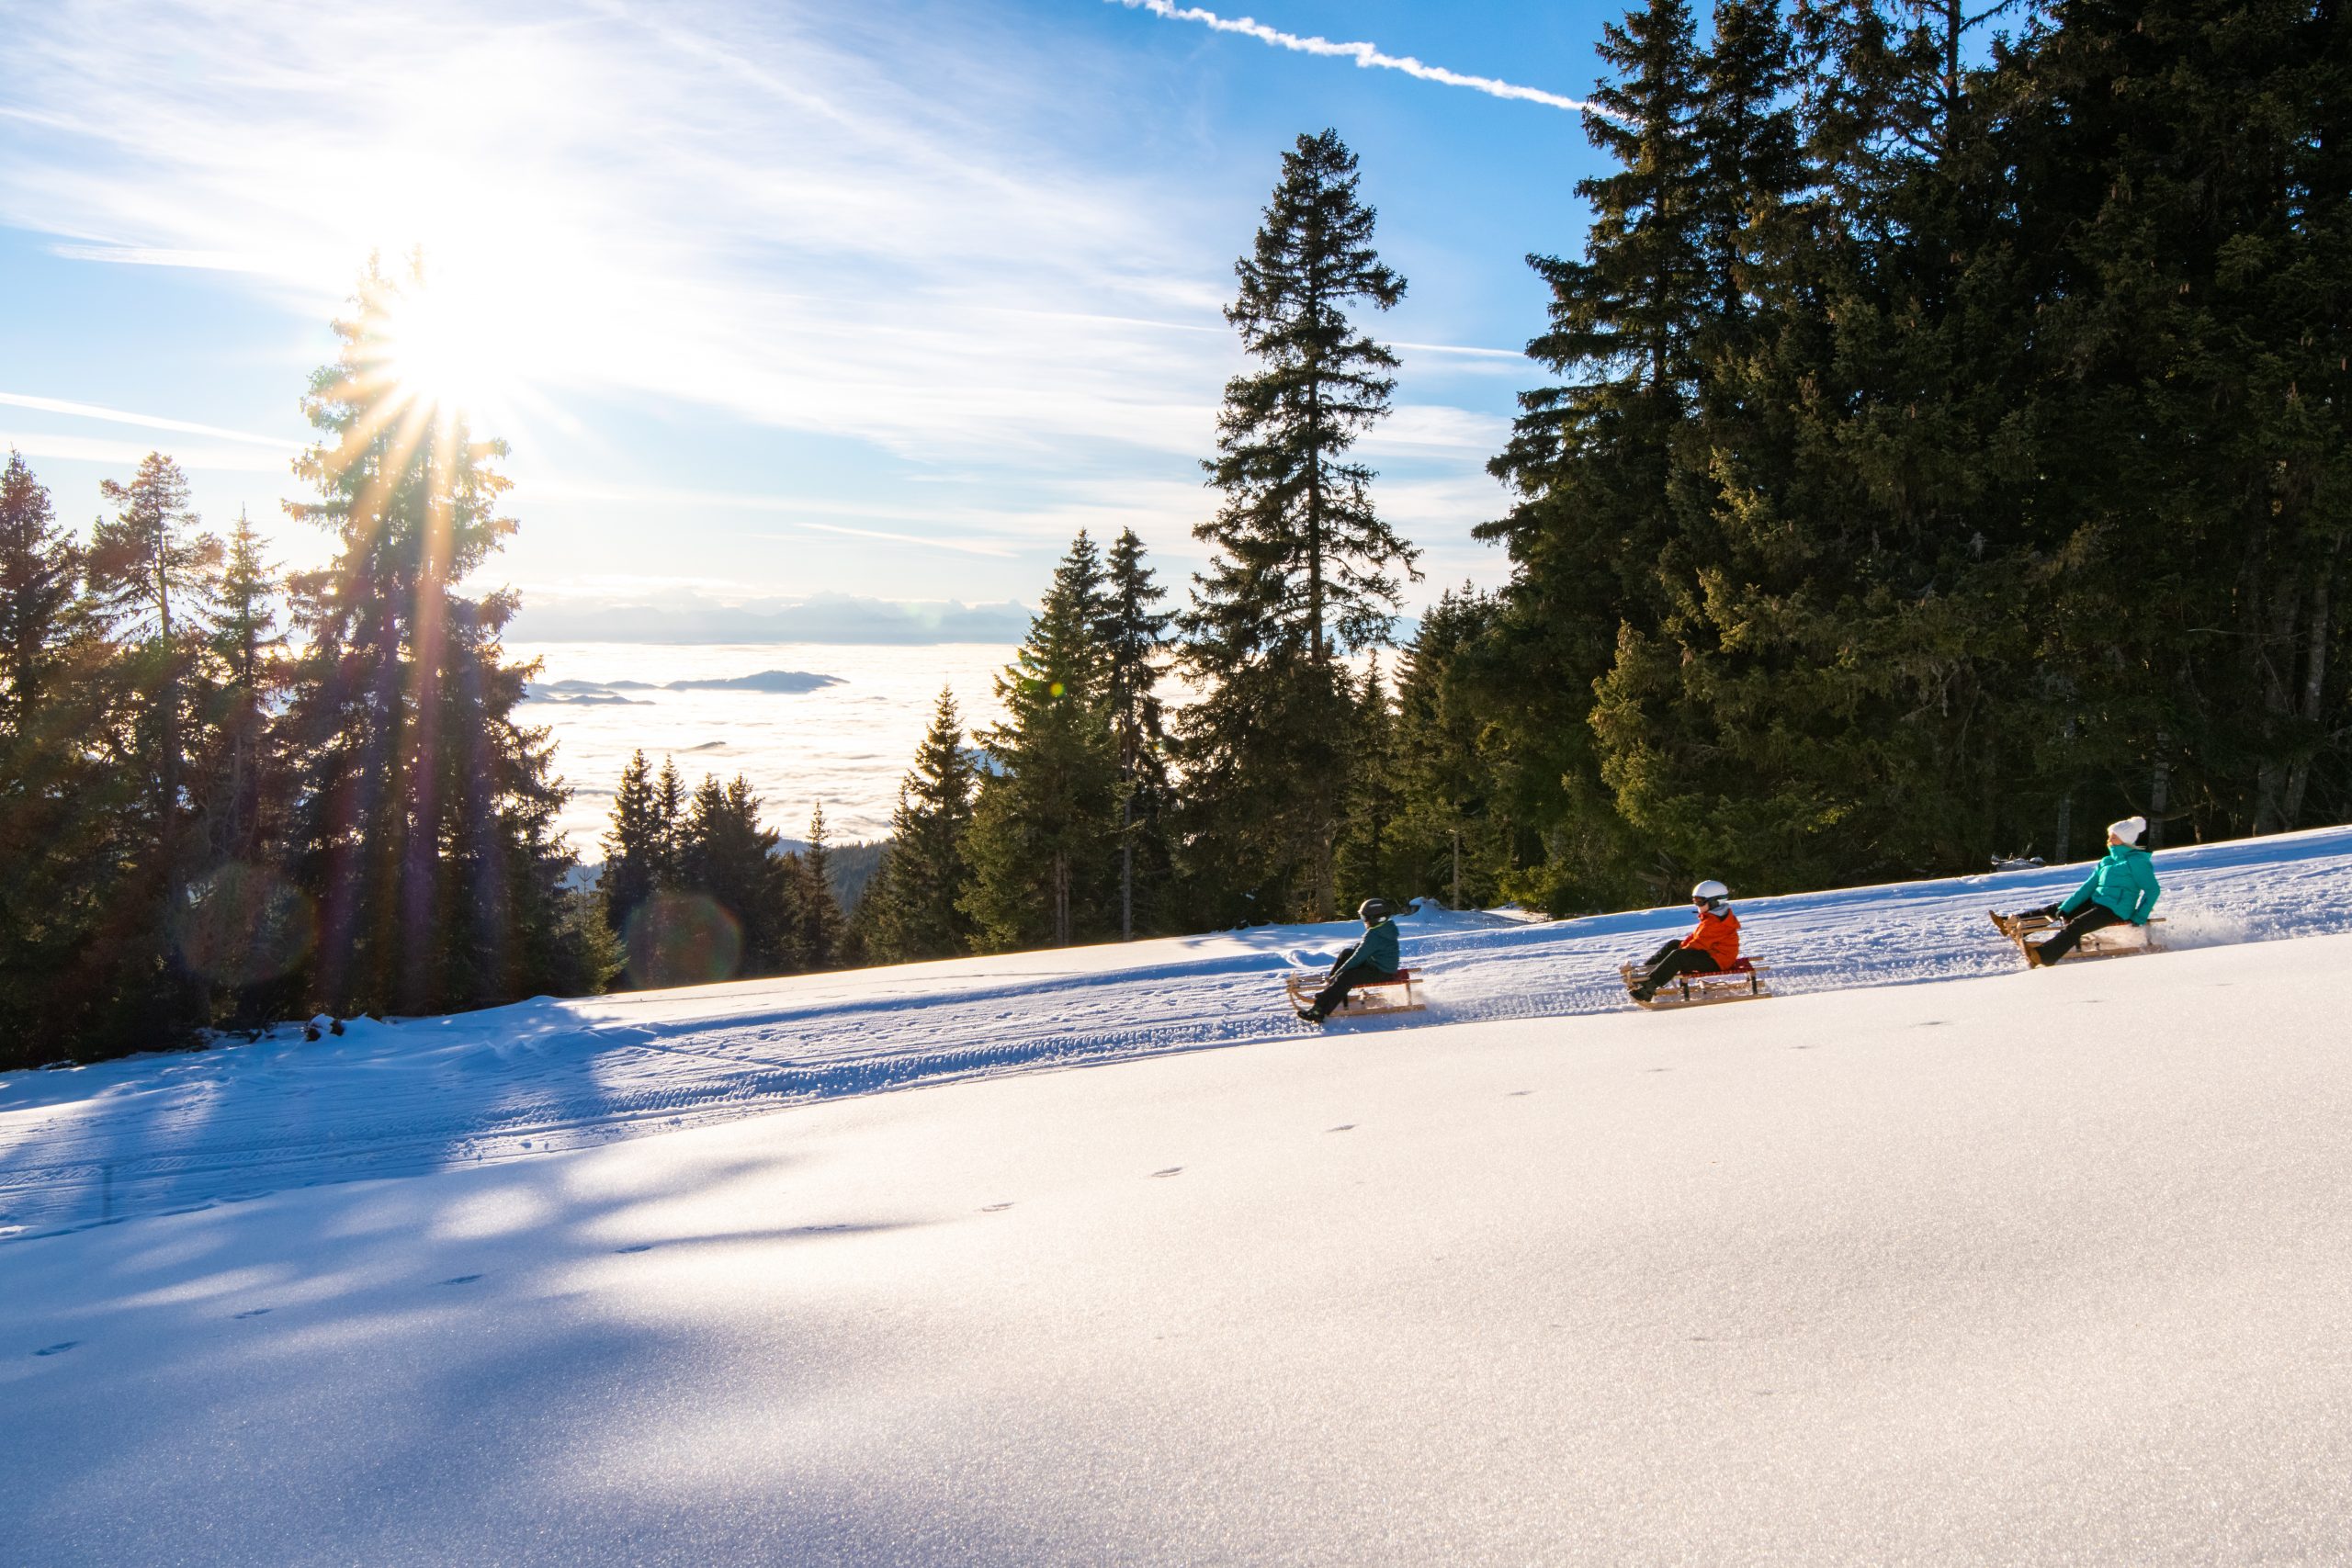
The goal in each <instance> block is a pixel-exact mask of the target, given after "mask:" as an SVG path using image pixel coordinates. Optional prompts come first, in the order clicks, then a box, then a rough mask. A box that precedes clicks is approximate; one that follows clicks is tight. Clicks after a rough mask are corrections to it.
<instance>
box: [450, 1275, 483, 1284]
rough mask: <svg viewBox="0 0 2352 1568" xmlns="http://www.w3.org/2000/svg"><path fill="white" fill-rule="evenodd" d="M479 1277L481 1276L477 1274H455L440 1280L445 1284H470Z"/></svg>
mask: <svg viewBox="0 0 2352 1568" xmlns="http://www.w3.org/2000/svg"><path fill="white" fill-rule="evenodd" d="M479 1279H481V1275H479V1274H457V1275H453V1276H451V1277H450V1278H448V1279H447V1280H442V1281H441V1282H442V1283H443V1284H445V1285H470V1284H472V1283H473V1282H474V1281H475V1280H479Z"/></svg>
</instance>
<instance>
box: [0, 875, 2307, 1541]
mask: <svg viewBox="0 0 2352 1568" xmlns="http://www.w3.org/2000/svg"><path fill="white" fill-rule="evenodd" d="M2347 857H2352V832H2346V831H2334V832H2326V833H2314V834H2304V835H2300V836H2296V837H2293V838H2286V839H2273V840H2262V841H2259V842H2249V843H2241V844H2228V845H2217V846H2210V847H2204V848H2198V849H2190V850H2184V851H2178V852H2167V853H2166V854H2165V855H2164V856H2162V857H2161V859H2160V874H2162V876H2163V878H2164V880H2165V907H2164V908H2162V909H2160V911H2159V913H2161V914H2165V915H2166V916H2168V917H2170V922H2169V925H2168V931H2169V932H2170V933H2171V935H2172V936H2173V937H2174V939H2175V945H2176V946H2177V948H2180V949H2182V951H2176V952H2172V953H2165V954H2163V955H2160V956H2155V957H2150V958H2132V959H2126V960H2120V961H2112V962H2098V963H2083V964H2067V965H2064V966H2061V967H2060V968H2058V969H2055V970H2052V971H2050V972H2047V973H2041V974H2029V973H2027V972H2025V971H2024V970H2023V969H2022V968H2021V966H2020V965H2019V964H2018V961H2017V958H2016V955H2015V953H2014V951H2013V950H2012V949H2010V948H2008V947H2007V944H2006V943H2003V942H2000V941H1999V939H1998V938H1997V937H1996V934H1995V933H1994V932H1993V931H1992V930H1991V928H1990V926H1989V925H1987V924H1986V923H1985V919H1984V910H1985V908H1987V907H1988V906H2004V907H2006V906H2015V905H2020V904H2025V903H2028V902H2032V901H2046V899H2047V897H2049V896H2050V895H2052V894H2053V893H2056V892H2060V891H2063V890H2064V888H2066V887H2068V886H2071V885H2072V884H2073V882H2074V881H2075V880H2078V878H2079V875H2080V870H2079V868H2075V869H2074V870H2071V871H2052V872H2048V873H2041V874H2005V875H2001V876H1993V877H1985V878H1971V879H1962V880H1960V881H1955V882H1948V883H1939V884H1921V885H1908V886H1894V887H1887V888H1878V889H1860V890H1855V891H1851V892H1846V893H1838V894H1822V895H1813V896H1808V897H1793V898H1787V899H1778V900H1753V901H1747V902H1745V903H1743V904H1742V905H1741V912H1742V915H1743V919H1744V920H1745V922H1746V926H1747V935H1748V938H1749V943H1750V946H1751V947H1752V949H1754V950H1755V951H1756V952H1757V953H1758V954H1759V955H1760V956H1762V957H1764V958H1766V959H1767V960H1769V961H1770V962H1772V963H1774V964H1776V966H1777V973H1778V975H1779V976H1780V979H1781V987H1782V989H1783V991H1784V993H1785V994H1784V996H1783V998H1781V999H1777V1000H1774V1001H1770V1002H1766V1003H1758V1004H1751V1005H1742V1006H1736V1007H1718V1008H1707V1009H1697V1010H1690V1011H1686V1012H1681V1013H1663V1014H1648V1013H1640V1012H1635V1011H1634V1010H1630V1009H1628V1008H1626V1007H1625V1006H1624V1005H1623V1002H1622V1000H1621V999H1619V998H1616V997H1614V996H1613V995H1611V985H1610V976H1609V971H1610V969H1611V967H1612V966H1613V964H1614V963H1615V962H1616V961H1618V960H1619V959H1621V958H1622V957H1623V956H1624V955H1625V954H1626V953H1630V952H1633V951H1634V950H1637V949H1639V948H1641V947H1642V946H1643V945H1644V944H1645V943H1650V944H1654V943H1655V942H1657V940H1659V933H1660V932H1662V931H1666V930H1668V929H1670V928H1671V927H1673V926H1675V925H1678V924H1679V923H1680V921H1681V920H1682V919H1683V917H1682V915H1681V914H1680V912H1679V911H1657V912H1653V913H1651V914H1648V915H1638V916H1623V917H1609V918H1605V919H1591V920H1584V921H1564V922H1552V923H1541V922H1525V921H1515V920H1511V919H1506V918H1502V917H1481V916H1471V915H1458V916H1446V915H1439V914H1431V915H1425V916H1422V917H1419V918H1418V919H1417V920H1416V922H1415V923H1414V924H1413V925H1411V926H1408V931H1409V932H1410V933H1411V934H1408V942H1407V952H1408V956H1409V959H1410V961H1411V962H1413V963H1414V964H1416V966H1417V967H1424V968H1427V969H1428V970H1429V971H1430V973H1431V974H1432V975H1433V976H1434V982H1433V986H1434V994H1435V996H1436V998H1437V1004H1436V1006H1435V1007H1433V1008H1432V1010H1431V1011H1430V1012H1429V1013H1427V1014H1423V1015H1420V1016H1419V1017H1418V1018H1407V1019H1399V1020H1388V1021H1380V1022H1378V1023H1376V1024H1375V1023H1373V1022H1369V1021H1367V1022H1364V1023H1362V1024H1358V1025H1354V1026H1347V1027H1337V1028H1334V1029H1332V1030H1330V1031H1328V1032H1325V1033H1323V1034H1320V1035H1317V1034H1314V1033H1310V1032H1307V1031H1306V1030H1304V1029H1302V1028H1301V1027H1299V1026H1298V1025H1296V1024H1295V1022H1294V1021H1289V1020H1287V1019H1286V1018H1285V1017H1284V1016H1283V1014H1281V1013H1280V1011H1279V1007H1278V1002H1277V1001H1276V999H1275V998H1277V997H1278V995H1279V987H1278V986H1277V985H1276V983H1275V976H1276V974H1277V972H1278V970H1279V969H1280V967H1281V966H1282V964H1283V953H1284V952H1285V951H1286V950H1288V949H1291V948H1300V947H1316V946H1328V945H1329V944H1331V943H1332V942H1335V941H1336V940H1337V939H1338V938H1339V936H1340V928H1336V927H1335V928H1328V929H1326V930H1323V931H1298V930H1295V929H1293V930H1289V931H1280V930H1267V931H1254V932H1247V933H1233V934H1228V935H1226V936H1222V937H1216V938H1204V939H1200V940H1198V941H1194V942H1158V943H1148V944H1136V946H1134V947H1131V948H1126V949H1117V948H1098V949H1088V950H1083V951H1080V952H1077V953H1056V954H1026V955H1021V956H1019V957H1010V958H1001V959H990V960H973V961H969V962H966V963H959V964H934V965H922V966H914V967H910V968H904V969H899V970H885V971H873V972H867V973H864V974H858V975H845V976H823V977H818V978H813V979H803V980H795V981H779V982H756V983H746V984H741V985H736V986H727V987H705V988H701V989H697V990H693V991H679V992H671V993H665V994H662V995H658V996H651V997H639V998H602V999H599V1000H596V1001H593V1002H580V1003H564V1004H556V1003H537V1004H531V1005H529V1006H526V1007H523V1008H516V1009H506V1010H499V1011H496V1012H492V1013H483V1014H476V1015H472V1016H470V1017H468V1018H460V1019H452V1020H433V1021H413V1022H408V1023H402V1024H399V1025H360V1026H355V1029H354V1032H352V1033H350V1034H348V1035H346V1036H344V1037H342V1038H339V1039H338V1038H334V1037H332V1036H331V1037H329V1038H327V1039H323V1040H322V1041H320V1042H318V1043H315V1044H311V1045H302V1044H300V1043H294V1042H292V1041H288V1040H280V1041H278V1042H276V1043H263V1044H261V1045H257V1046H235V1047H231V1048H226V1049H222V1050H218V1051H213V1052H208V1053H202V1054H198V1055H187V1056H153V1057H146V1058H141V1059H137V1060H134V1061H130V1062H127V1063H119V1064H111V1065H108V1066H104V1067H94V1068H85V1069H79V1070H75V1071H71V1072H51V1073H32V1074H17V1075H12V1076H10V1077H6V1078H0V1092H5V1095H6V1098H5V1099H4V1100H0V1106H5V1107H6V1111H5V1112H0V1168H5V1171H6V1180H7V1181H8V1182H9V1183H10V1184H11V1185H10V1186H9V1187H8V1188H7V1189H6V1191H7V1195H8V1196H7V1207H8V1209H9V1211H10V1213H12V1214H15V1215H16V1216H17V1219H16V1220H15V1222H14V1223H16V1224H19V1225H21V1226H23V1227H25V1232H26V1233H27V1234H23V1235H20V1237H19V1239H17V1240H15V1241H13V1242H8V1243H6V1244H0V1409H5V1410H6V1413H7V1419H6V1420H5V1421H0V1466H5V1468H6V1473H7V1474H8V1476H9V1477H10V1483H9V1485H8V1486H7V1487H6V1489H5V1494H0V1495H5V1500H0V1561H5V1562H11V1563H13V1562H26V1563H40V1564H77V1563H93V1564H96V1563H106V1564H122V1563H149V1562H153V1563H164V1562H175V1563H176V1562H190V1563H215V1562H218V1563H247V1562H250V1563H272V1564H276V1563H312V1562H318V1563H327V1562H337V1563H343V1562H357V1563H404V1562H417V1563H440V1562H509V1563H543V1562H544V1563H556V1562H633V1563H681V1564H685V1563H693V1564H707V1563H737V1562H741V1563H752V1562H757V1563H770V1562H775V1563H784V1562H789V1563H795V1564H801V1563H835V1562H839V1563H853V1562H854V1563H927V1564H928V1563H937V1564H949V1563H955V1564H971V1563H979V1564H1004V1565H1008V1568H1010V1565H1013V1564H1024V1565H1025V1564H1040V1565H1044V1564H1063V1563H1069V1564H1080V1563H1101V1562H1135V1563H1186V1564H1212V1563H1261V1562H1263V1563H1275V1562H1280V1563H1321V1562H1345V1563H1397V1564H1425V1563H1437V1562H1443V1563H1449V1564H1451V1563H1470V1564H1481V1563H1497V1564H1502V1563H1531V1562H1543V1563H1596V1564H1599V1563H1612V1564H1613V1563H1693V1564H1698V1563H1705V1564H1716V1563H1784V1562H1785V1563H1807V1562H1822V1563H1828V1562H1838V1563H1855V1564H1862V1563H1871V1564H1877V1563H1895V1562H1923V1563H1924V1562H1934V1563H1939V1564H1941V1563H2030V1562H2068V1563H2115V1564H2146V1563H2168V1562H2216V1561H2227V1562H2310V1563H2328V1562H2340V1561H2342V1560H2343V1545H2344V1540H2345V1523H2344V1521H2345V1520H2346V1518H2347V1517H2352V1479H2347V1478H2352V1360H2347V1359H2346V1356H2345V1354H2344V1350H2343V1343H2344V1337H2345V1330H2346V1310H2347V1308H2346V1303H2347V1302H2352V1140H2347V1139H2346V1136H2345V1129H2346V1126H2347V1125H2352V1073H2347V1071H2346V1066H2347V1064H2346V1050H2345V1043H2346V1029H2345V1027H2344V1025H2343V1023H2342V1021H2341V1020H2340V1018H2339V1017H2338V1011H2339V1007H2340V1004H2339V1003H2338V1001H2337V999H2336V992H2335V987H2333V985H2332V984H2331V983H2329V977H2330V976H2334V975H2335V974H2337V973H2340V972H2341V971H2342V970H2343V969H2344V967H2345V966H2346V964H2347V963H2352V919H2347V917H2346V912H2345V910H2344V908H2343V900H2344V895H2345V891H2346V887H2347V886H2352V882H2347V880H2346V872H2347V870H2352V866H2347V864H2346V861H2347ZM1203 1045H1222V1046H1233V1047H1237V1048H1233V1049H1216V1050H1203V1049H1194V1048H1193V1047H1198V1046H1203ZM1077 1064H1099V1065H1100V1066H1099V1067H1098V1069H1097V1070H1090V1071H1085V1072H1046V1071H1039V1070H1035V1069H1038V1068H1042V1067H1046V1066H1069V1065H1077ZM958 1080H963V1081H958ZM881 1088H906V1089H915V1090H917V1092H908V1093H888V1094H876V1093H865V1092H860V1091H863V1090H870V1089H881ZM663 1093H668V1094H670V1095H672V1096H673V1100H671V1101H670V1103H669V1104H667V1105H666V1106H665V1105H662V1104H660V1103H657V1101H658V1100H660V1097H661V1096H662V1094H663ZM793 1100H805V1101H808V1103H801V1104H797V1105H795V1104H791V1103H790V1102H791V1101H793ZM779 1107H781V1109H778V1108H779ZM748 1111H774V1113H773V1114H766V1115H760V1116H757V1117H752V1116H749V1115H747V1114H746V1113H747V1112H748ZM673 1119H674V1120H675V1121H677V1122H680V1123H682V1130H680V1131H678V1132H677V1133H676V1134H674V1135H671V1136H662V1137H617V1136H616V1135H615V1134H626V1133H644V1132H651V1131H657V1130H660V1129H661V1128H662V1127H664V1126H667V1125H669V1124H670V1122H671V1121H672V1120H673ZM696 1123H699V1124H696ZM525 1140H528V1141H529V1143H530V1145H531V1147H530V1148H528V1149H527V1150H526V1149H523V1148H522V1147H521V1145H522V1144H523V1142H524V1141H525ZM549 1141H553V1142H555V1143H557V1144H566V1143H569V1144H571V1145H575V1146H572V1147H571V1148H570V1149H569V1151H568V1152H561V1153H557V1154H555V1155H552V1156H548V1157H539V1156H541V1155H542V1154H543V1152H544V1149H545V1145H546V1144H547V1143H548V1142H549ZM578 1145H595V1146H578ZM517 1155H521V1156H528V1157H513V1156H517ZM476 1156H480V1157H479V1158H477V1157H476ZM94 1164H95V1165H96V1167H98V1168H99V1169H101V1170H106V1169H112V1170H113V1171H114V1172H115V1175H114V1177H113V1178H112V1185H111V1189H110V1191H109V1192H108V1193H107V1194H106V1195H102V1196H100V1197H98V1198H97V1199H96V1201H99V1202H101V1203H103V1204H105V1205H107V1207H108V1208H109V1209H110V1213H109V1214H108V1215H107V1217H109V1218H112V1219H113V1220H114V1221H115V1223H110V1224H109V1223H98V1222H99V1219H100V1215H99V1213H97V1212H96V1211H93V1210H92V1209H91V1208H90V1207H89V1203H90V1202H91V1201H92V1199H91V1197H90V1195H89V1193H88V1191H87V1188H88V1185H89V1184H88V1183H87V1182H86V1181H85V1179H84V1178H83V1177H82V1176H81V1175H80V1174H78V1173H79V1172H82V1171H84V1170H86V1168H88V1167H90V1166H92V1165H94ZM426 1169H432V1170H434V1171H435V1174H431V1175H425V1176H421V1177H415V1178H409V1179H365V1178H374V1177H382V1176H385V1175H388V1174H391V1173H396V1172H406V1171H422V1170H426ZM44 1170H45V1171H46V1172H47V1173H48V1174H47V1175H46V1176H45V1177H42V1176H38V1175H36V1174H35V1173H37V1172H40V1171H44ZM48 1186H54V1187H55V1188H57V1189H58V1190H60V1192H61V1193H62V1196H61V1197H59V1198H57V1199H55V1200H51V1199H49V1198H47V1197H44V1196H42V1193H43V1190H44V1189H45V1187H48ZM267 1188H275V1189H277V1190H276V1191H275V1192H274V1193H273V1194H272V1195H269V1196H263V1197H258V1198H254V1199H253V1200H252V1201H227V1200H229V1199H232V1198H234V1197H237V1196H239V1195H241V1194H243V1193H247V1192H252V1191H255V1190H261V1189H267ZM198 1205H204V1206H202V1207H198ZM163 1207H168V1208H179V1209H190V1210H193V1212H185V1213H158V1212H156V1211H157V1210H158V1209H159V1208H163ZM126 1215H129V1216H131V1217H128V1218H125V1217H123V1216H126ZM31 1233H46V1234H31Z"/></svg>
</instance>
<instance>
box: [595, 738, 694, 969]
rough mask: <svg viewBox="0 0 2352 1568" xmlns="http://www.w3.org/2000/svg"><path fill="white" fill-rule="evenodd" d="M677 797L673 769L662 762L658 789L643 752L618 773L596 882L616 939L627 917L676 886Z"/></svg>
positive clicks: (625, 927) (625, 928) (666, 760)
mask: <svg viewBox="0 0 2352 1568" xmlns="http://www.w3.org/2000/svg"><path fill="white" fill-rule="evenodd" d="M679 793H680V792H679V786H678V774H677V766H676V764H675V763H674V762H673V761H671V760H670V759H669V758H666V757H665V758H663V759H662V784H659V785H657V784H655V782H654V779H653V770H652V765H651V764H650V762H648V761H646V757H645V751H644V749H643V748H641V747H640V748H639V750H636V751H633V752H631V753H630V754H629V760H628V762H627V763H626V764H624V765H623V767H622V768H621V777H620V783H619V784H618V785H617V786H616V788H615V789H614V791H613V818H612V827H611V829H609V830H607V831H606V833H605V840H604V851H605V869H604V872H603V874H601V875H600V876H599V877H598V878H597V890H598V893H599V896H600V897H599V901H600V902H601V904H602V905H603V908H604V916H605V924H606V926H608V927H609V928H610V929H611V930H612V931H613V933H614V934H615V935H616V936H620V935H625V934H626V933H627V932H628V921H629V917H630V916H631V915H633V914H635V913H636V912H637V911H638V910H639V908H642V907H643V905H644V903H645V901H646V899H648V898H650V897H652V896H653V894H654V893H656V892H657V891H659V890H661V889H662V887H665V886H671V885H673V884H674V883H675V882H676V880H677V866H678V836H679V831H680V829H681V827H682V824H681V822H680V819H679V818H680V814H681V812H682V810H683V806H682V803H681V801H680V799H679Z"/></svg>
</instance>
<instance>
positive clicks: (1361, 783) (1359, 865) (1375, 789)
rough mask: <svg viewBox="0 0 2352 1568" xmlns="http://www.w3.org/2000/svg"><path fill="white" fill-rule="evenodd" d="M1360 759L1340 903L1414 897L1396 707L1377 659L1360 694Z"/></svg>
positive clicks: (1346, 825)
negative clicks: (1407, 854)
mask: <svg viewBox="0 0 2352 1568" xmlns="http://www.w3.org/2000/svg"><path fill="white" fill-rule="evenodd" d="M1355 758H1356V763H1355V767H1354V768H1353V770H1352V771H1351V773H1350V774H1349V776H1348V792H1347V796H1346V811H1347V815H1346V817H1345V818H1344V819H1343V823H1342V826H1341V829H1340V847H1339V856H1338V860H1339V875H1340V908H1343V909H1345V908H1353V907H1355V906H1357V905H1360V904H1361V903H1363V900H1364V899H1366V898H1375V897H1388V898H1397V899H1403V898H1409V897H1413V896H1414V895H1416V894H1418V893H1419V892H1420V891H1422V890H1421V889H1420V888H1419V887H1417V886H1407V885H1406V884H1407V882H1408V879H1409V878H1410V877H1411V875H1412V868H1411V867H1410V866H1408V864H1407V863H1406V862H1405V856H1404V853H1403V852H1404V847H1405V838H1404V833H1403V829H1404V826H1405V824H1404V821H1403V817H1404V805H1405V802H1404V795H1403V792H1402V791H1401V790H1400V789H1399V788H1398V787H1397V709H1396V706H1395V705H1394V703H1393V702H1392V700H1391V699H1390V697H1389V694H1388V685H1387V682H1385V681H1384V680H1383V679H1382V678H1381V673H1380V664H1379V661H1378V660H1374V662H1373V665H1372V667H1371V669H1370V670H1368V671H1365V674H1364V679H1363V686H1362V689H1361V690H1360V692H1359V693H1358V695H1357V700H1356V717H1355Z"/></svg>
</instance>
